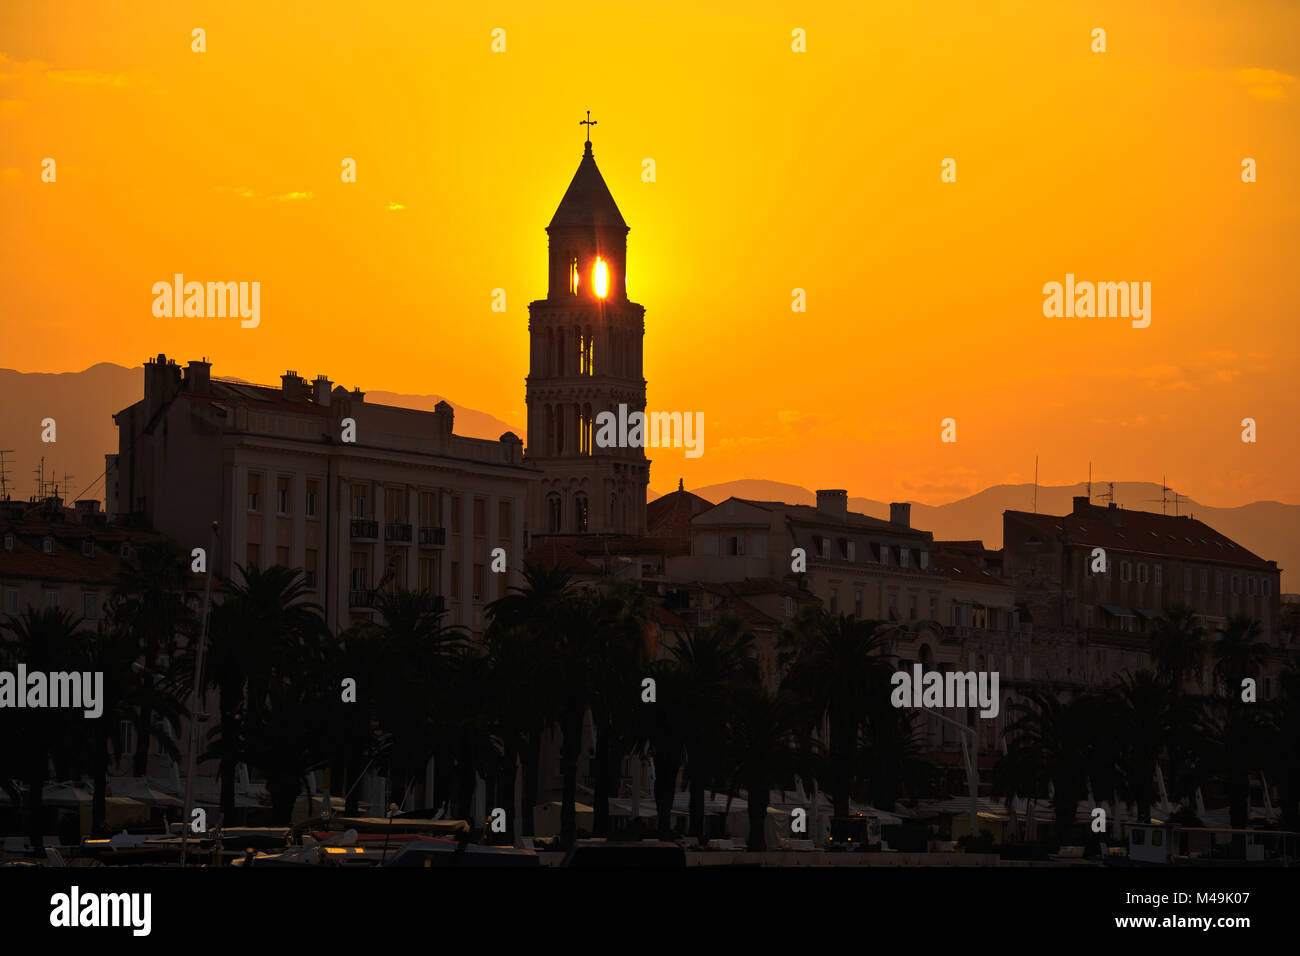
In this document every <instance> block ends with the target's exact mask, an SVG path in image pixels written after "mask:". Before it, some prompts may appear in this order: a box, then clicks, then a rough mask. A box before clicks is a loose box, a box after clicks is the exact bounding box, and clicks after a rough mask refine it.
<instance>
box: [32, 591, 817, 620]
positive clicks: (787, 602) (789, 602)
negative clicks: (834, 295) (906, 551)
mask: <svg viewBox="0 0 1300 956" xmlns="http://www.w3.org/2000/svg"><path fill="white" fill-rule="evenodd" d="M14 593H15V594H17V592H14ZM781 609H782V610H783V611H785V616H786V617H794V598H792V597H786V598H783V599H782V600H781Z"/></svg>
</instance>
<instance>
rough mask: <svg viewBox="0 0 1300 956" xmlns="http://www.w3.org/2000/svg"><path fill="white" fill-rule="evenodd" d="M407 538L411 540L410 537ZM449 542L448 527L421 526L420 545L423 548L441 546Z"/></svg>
mask: <svg viewBox="0 0 1300 956" xmlns="http://www.w3.org/2000/svg"><path fill="white" fill-rule="evenodd" d="M406 540H408V541H409V540H411V539H410V538H409V537H408V538H407V539H406ZM446 543H447V529H446V528H436V527H433V526H432V525H421V526H420V547H422V548H441V547H442V546H443V545H445V544H446Z"/></svg>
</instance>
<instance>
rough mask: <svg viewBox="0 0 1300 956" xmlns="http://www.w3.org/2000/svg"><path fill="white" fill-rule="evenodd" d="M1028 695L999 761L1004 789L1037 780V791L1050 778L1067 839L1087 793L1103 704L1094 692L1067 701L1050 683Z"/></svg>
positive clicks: (1061, 838) (1061, 834) (1061, 836)
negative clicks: (1005, 752)
mask: <svg viewBox="0 0 1300 956" xmlns="http://www.w3.org/2000/svg"><path fill="white" fill-rule="evenodd" d="M1024 696H1025V698H1026V699H1025V700H1024V701H1017V702H1015V703H1013V704H1012V705H1011V708H1010V710H1011V712H1012V713H1014V714H1017V715H1018V716H1017V718H1016V719H1015V720H1014V721H1012V722H1011V723H1010V724H1009V725H1008V727H1007V732H1008V733H1009V734H1012V735H1014V736H1013V737H1012V740H1011V744H1010V746H1009V747H1008V750H1007V754H1006V756H1004V757H1003V758H1002V759H1001V760H1000V761H999V763H998V777H999V779H1000V781H1001V784H1002V786H1003V787H1005V786H1006V782H1007V781H1008V780H1018V781H1032V785H1033V791H1034V792H1037V793H1043V792H1044V791H1045V790H1046V789H1047V787H1048V784H1049V782H1050V784H1051V785H1052V787H1053V788H1054V790H1055V798H1054V801H1055V812H1056V837H1057V840H1058V842H1061V843H1063V842H1065V840H1066V839H1067V838H1068V837H1069V835H1070V833H1071V832H1072V831H1073V829H1074V813H1075V810H1076V808H1077V807H1078V805H1079V800H1080V799H1081V798H1082V797H1083V796H1084V795H1085V794H1086V792H1087V784H1086V778H1087V773H1088V766H1089V764H1090V762H1091V760H1092V751H1093V749H1094V748H1095V746H1096V744H1097V740H1098V734H1097V728H1098V726H1099V720H1098V717H1099V714H1098V710H1099V708H1098V706H1097V702H1096V701H1095V700H1094V699H1093V698H1091V697H1090V696H1089V695H1086V694H1078V695H1075V696H1073V697H1071V698H1070V699H1068V700H1066V701H1062V700H1061V699H1060V698H1059V697H1058V696H1057V694H1056V692H1055V691H1053V690H1052V689H1050V688H1045V687H1031V688H1029V689H1027V690H1026V691H1025V692H1024ZM1021 786H1022V787H1023V786H1024V784H1023V783H1022V784H1021Z"/></svg>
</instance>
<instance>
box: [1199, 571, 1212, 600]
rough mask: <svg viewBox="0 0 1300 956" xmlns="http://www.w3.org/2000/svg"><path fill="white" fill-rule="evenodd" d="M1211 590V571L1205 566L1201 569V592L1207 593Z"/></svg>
mask: <svg viewBox="0 0 1300 956" xmlns="http://www.w3.org/2000/svg"><path fill="white" fill-rule="evenodd" d="M1209 590H1210V572H1209V571H1208V570H1206V569H1205V568H1202V569H1201V593H1202V594H1206V593H1208V592H1209Z"/></svg>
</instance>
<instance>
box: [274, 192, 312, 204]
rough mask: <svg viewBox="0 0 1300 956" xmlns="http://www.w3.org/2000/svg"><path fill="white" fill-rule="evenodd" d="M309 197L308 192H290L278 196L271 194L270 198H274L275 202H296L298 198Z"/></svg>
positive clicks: (310, 195)
mask: <svg viewBox="0 0 1300 956" xmlns="http://www.w3.org/2000/svg"><path fill="white" fill-rule="evenodd" d="M311 197H312V194H311V193H309V192H307V193H304V192H291V193H281V194H280V195H279V196H272V197H270V198H271V199H274V200H276V201H277V202H296V201H297V200H300V199H311Z"/></svg>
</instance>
